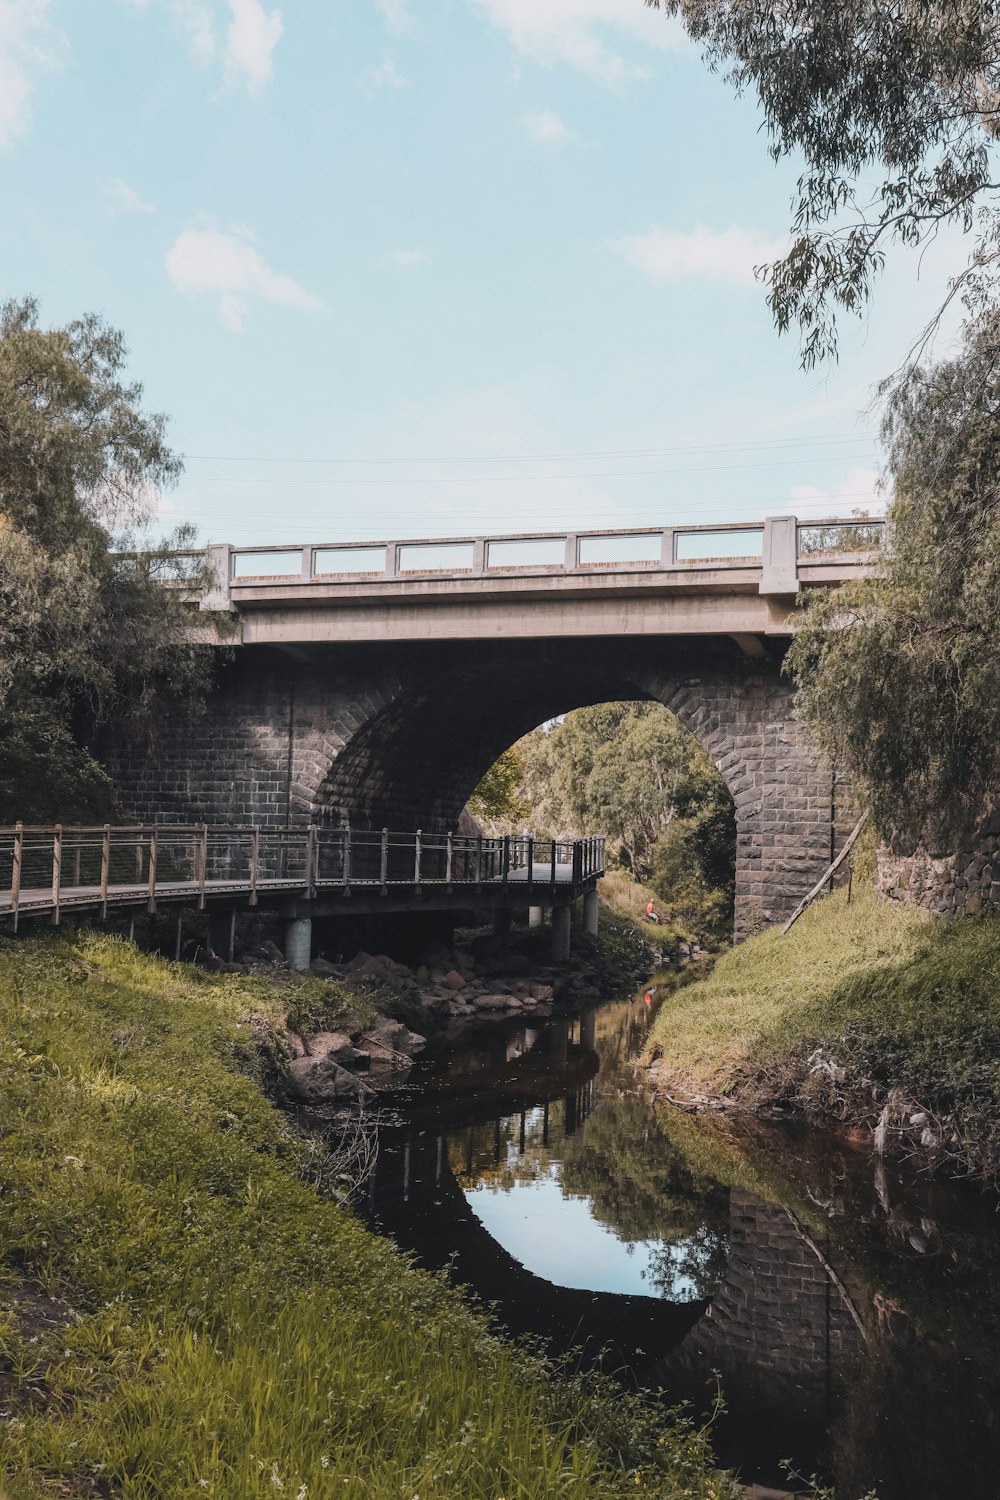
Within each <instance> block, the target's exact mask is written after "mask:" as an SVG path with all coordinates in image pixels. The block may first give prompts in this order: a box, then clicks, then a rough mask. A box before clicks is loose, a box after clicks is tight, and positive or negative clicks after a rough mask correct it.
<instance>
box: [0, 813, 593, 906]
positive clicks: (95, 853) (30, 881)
mask: <svg viewBox="0 0 1000 1500" xmlns="http://www.w3.org/2000/svg"><path fill="white" fill-rule="evenodd" d="M603 873H604V840H603V839H602V838H588V839H576V840H572V841H567V840H551V839H536V838H534V837H533V836H532V835H524V836H519V837H505V838H485V837H484V838H466V837H462V836H459V835H454V834H450V833H449V834H426V833H424V832H422V831H420V830H418V831H417V832H415V833H398V832H392V831H390V830H389V829H375V830H369V829H360V830H359V829H351V828H350V827H348V826H342V827H338V828H327V827H322V826H317V825H309V826H308V827H303V828H295V829H279V830H273V829H263V828H258V827H244V826H240V825H215V826H212V825H208V824H198V825H183V826H182V825H176V824H157V825H151V826H146V825H136V826H124V827H112V826H110V825H103V826H97V827H79V828H71V827H62V826H60V825H54V826H51V827H28V826H25V825H21V824H15V825H14V826H13V827H8V828H0V919H3V920H6V921H7V922H9V923H10V924H11V925H12V927H13V929H14V930H15V931H16V930H17V927H18V924H19V922H20V921H21V920H22V919H25V918H39V917H42V918H48V919H49V920H50V921H51V922H53V923H56V924H58V923H59V922H60V920H61V919H62V916H63V914H64V913H65V914H71V913H78V912H94V911H96V912H98V913H99V915H101V916H107V914H108V912H109V911H114V910H124V911H127V910H132V911H135V910H137V909H145V910H147V911H150V912H154V911H156V909H157V907H158V906H159V905H161V904H170V905H173V906H194V907H197V908H199V909H204V908H205V907H207V906H219V905H223V904H225V905H229V906H235V905H247V906H251V907H253V906H275V905H280V904H282V903H287V902H288V901H289V900H291V901H295V902H301V901H310V902H313V903H316V902H317V901H318V900H319V899H320V898H321V897H326V898H331V897H332V898H355V897H357V896H360V895H364V894H368V895H375V896H377V897H380V898H381V900H380V902H379V904H380V905H382V906H383V909H385V910H391V909H392V907H393V905H395V904H398V903H400V902H402V903H404V904H409V903H411V902H412V901H413V900H414V899H415V898H418V899H420V900H421V901H422V903H423V904H424V905H425V906H426V907H427V908H433V906H434V905H435V896H437V898H438V900H439V901H440V902H441V903H442V904H446V905H448V906H454V905H455V904H456V901H460V900H461V899H462V897H463V896H464V897H465V898H467V899H469V901H470V902H471V903H473V904H474V902H475V900H476V897H477V893H478V894H479V896H480V897H481V898H482V899H484V900H488V903H489V904H490V905H491V906H497V905H503V904H510V905H513V904H515V901H516V903H517V904H522V905H523V904H529V903H530V904H532V905H535V904H549V903H550V902H552V901H554V899H555V897H556V895H557V893H558V896H559V898H560V899H561V900H567V899H572V897H573V896H574V895H577V894H580V893H582V892H584V891H586V890H589V889H592V888H593V886H594V883H595V882H596V880H597V879H598V878H599V876H600V875H602V874H603ZM508 892H509V896H510V899H509V901H508V900H507V893H508ZM337 904H338V905H339V901H338V902H337ZM325 905H326V906H327V908H329V900H327V901H326V902H325ZM356 907H357V901H355V909H356ZM348 909H349V908H348Z"/></svg>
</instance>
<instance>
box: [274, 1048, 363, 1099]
mask: <svg viewBox="0 0 1000 1500" xmlns="http://www.w3.org/2000/svg"><path fill="white" fill-rule="evenodd" d="M288 1072H289V1076H290V1079H291V1085H292V1091H293V1093H294V1094H295V1095H296V1097H297V1098H299V1099H301V1100H302V1102H303V1103H304V1104H324V1103H327V1102H328V1101H330V1100H334V1099H336V1100H352V1099H357V1098H359V1096H360V1095H361V1092H362V1088H363V1085H362V1084H361V1083H360V1082H359V1081H358V1079H357V1078H355V1076H354V1074H353V1073H349V1072H348V1071H347V1069H346V1068H342V1067H341V1065H340V1063H338V1062H335V1061H334V1059H333V1058H332V1057H297V1058H296V1059H295V1061H294V1062H293V1063H291V1064H290V1066H289V1069H288Z"/></svg>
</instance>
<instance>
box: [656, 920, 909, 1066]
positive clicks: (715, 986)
mask: <svg viewBox="0 0 1000 1500" xmlns="http://www.w3.org/2000/svg"><path fill="white" fill-rule="evenodd" d="M925 925H926V919H924V918H923V917H922V916H921V915H920V914H917V913H915V912H914V911H912V910H910V909H908V908H903V907H900V906H895V905H891V904H889V903H886V904H880V903H879V902H878V901H877V900H876V898H875V896H874V894H872V893H869V892H867V891H865V892H863V893H862V894H861V895H860V897H859V896H858V895H855V896H854V899H853V900H852V901H850V902H848V900H847V894H846V892H844V891H839V892H837V893H836V894H835V895H833V896H830V897H827V898H826V900H824V901H820V902H817V903H816V904H815V905H813V906H811V907H810V908H809V909H808V910H807V911H806V912H805V913H804V914H803V916H802V917H800V919H799V921H798V922H796V924H795V926H794V927H793V928H792V929H791V931H790V932H788V933H786V934H783V933H782V932H781V929H780V928H779V927H772V928H769V929H768V931H767V932H763V933H761V934H759V936H757V937H754V938H750V939H748V941H747V942H745V943H742V944H741V945H740V946H739V947H738V948H732V949H730V950H729V951H728V952H726V953H724V954H723V955H722V956H721V957H720V958H719V960H718V961H717V963H716V964H715V967H714V968H713V970H712V972H711V973H710V974H709V975H708V976H707V978H705V979H702V980H700V981H699V982H698V983H696V984H692V985H689V986H688V987H687V988H685V989H683V990H679V991H678V992H677V993H676V994H675V995H673V996H671V997H670V998H669V999H668V1000H667V1001H666V1002H665V1004H664V1005H663V1006H662V1008H661V1009H660V1011H659V1014H658V1015H657V1018H656V1021H655V1022H654V1025H653V1028H652V1031H651V1033H650V1039H649V1042H648V1044H647V1050H646V1056H647V1058H651V1057H652V1056H653V1055H654V1054H655V1055H657V1056H658V1057H659V1058H660V1059H661V1061H660V1072H661V1075H662V1076H663V1077H664V1078H668V1077H669V1078H670V1079H671V1080H672V1081H673V1083H674V1084H675V1086H676V1087H678V1088H680V1089H682V1090H686V1091H688V1092H692V1093H710V1094H712V1093H714V1094H725V1093H732V1092H733V1090H734V1089H735V1088H736V1087H737V1085H738V1084H739V1083H740V1082H741V1081H744V1080H745V1079H746V1078H748V1077H749V1076H750V1075H751V1074H753V1073H754V1072H755V1070H756V1067H757V1066H758V1065H759V1064H760V1063H761V1062H762V1061H763V1060H764V1059H766V1058H767V1057H776V1056H779V1055H781V1054H783V1053H784V1052H785V1051H786V1050H787V1049H788V1048H790V1047H796V1046H797V1045H798V1044H799V1043H800V1042H801V1040H802V1037H803V1027H804V1026H805V1027H808V1026H811V1025H813V1024H814V1023H815V1022H816V1019H817V1010H816V1008H817V1006H818V1007H819V1008H820V1011H821V1010H822V1007H823V1005H824V1004H825V1003H826V1002H827V1001H828V1000H829V997H830V996H831V994H832V993H833V991H834V990H835V989H836V987H837V986H838V985H839V984H840V983H842V982H843V981H844V980H845V979H847V978H848V977H849V976H850V975H852V974H856V973H859V972H862V971H864V970H866V969H870V968H878V969H885V968H887V967H888V968H892V967H895V966H897V965H901V964H904V963H906V962H907V960H908V959H909V958H910V957H911V956H912V954H913V952H914V951H915V948H916V945H917V943H918V941H919V936H920V934H921V933H922V931H923V930H924V927H925Z"/></svg>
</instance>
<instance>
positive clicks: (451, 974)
mask: <svg viewBox="0 0 1000 1500" xmlns="http://www.w3.org/2000/svg"><path fill="white" fill-rule="evenodd" d="M444 982H445V984H446V985H447V986H448V988H449V989H450V990H460V989H462V988H463V987H464V985H465V979H464V978H463V976H462V975H461V974H460V973H459V972H458V970H457V969H449V970H448V972H447V974H446V975H445V976H444Z"/></svg>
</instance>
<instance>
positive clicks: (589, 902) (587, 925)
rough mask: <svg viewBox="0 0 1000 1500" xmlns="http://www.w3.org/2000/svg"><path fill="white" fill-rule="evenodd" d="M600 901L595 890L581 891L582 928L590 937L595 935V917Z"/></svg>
mask: <svg viewBox="0 0 1000 1500" xmlns="http://www.w3.org/2000/svg"><path fill="white" fill-rule="evenodd" d="M599 907H600V902H599V901H598V899H597V892H596V891H584V893H583V930H584V932H586V933H588V934H589V935H590V937H596V936H597V917H598V910H599Z"/></svg>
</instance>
